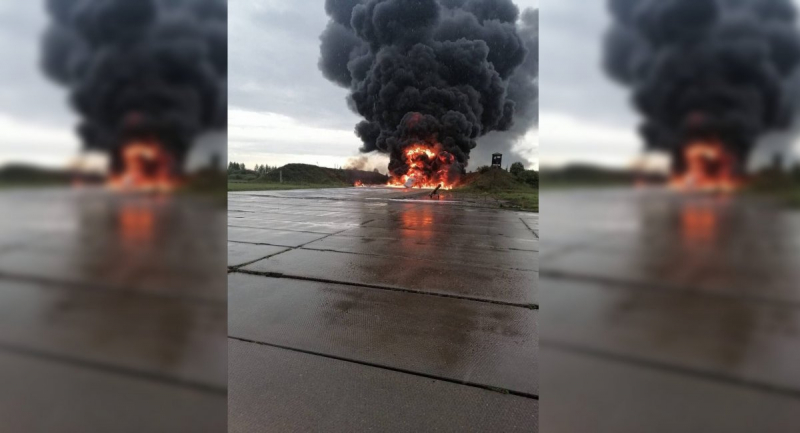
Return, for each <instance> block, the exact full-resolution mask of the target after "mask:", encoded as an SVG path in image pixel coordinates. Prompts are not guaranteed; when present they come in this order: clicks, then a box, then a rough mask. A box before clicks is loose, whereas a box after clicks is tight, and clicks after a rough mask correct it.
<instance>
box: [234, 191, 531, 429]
mask: <svg viewBox="0 0 800 433" xmlns="http://www.w3.org/2000/svg"><path fill="white" fill-rule="evenodd" d="M228 224H229V228H228V230H229V235H230V237H229V240H230V242H229V251H230V254H229V265H231V266H232V267H231V272H230V274H229V277H228V278H229V279H228V284H229V298H228V305H229V316H228V320H229V329H228V332H229V337H230V338H229V340H230V345H229V350H230V355H229V363H230V364H229V370H230V385H229V386H230V388H229V395H230V406H229V431H231V432H243V431H248V432H255V431H317V430H325V431H331V432H336V431H342V432H345V431H347V432H349V431H386V432H390V431H476V432H478V431H480V432H483V431H507V432H510V431H524V432H532V431H536V430H537V428H538V427H537V420H538V413H537V406H538V392H539V390H538V388H539V376H538V364H537V363H538V348H537V340H538V329H537V325H536V320H537V316H538V299H537V292H538V290H537V282H536V281H537V278H538V264H537V256H538V252H537V251H538V216H537V215H536V214H531V213H522V212H511V211H502V210H497V209H489V208H479V207H472V206H463V205H461V204H459V203H450V202H449V200H442V201H437V202H434V201H431V200H426V199H425V196H420V193H419V192H418V191H414V192H410V193H409V192H406V191H404V190H398V189H388V188H347V189H336V190H309V191H286V192H242V193H231V194H229V220H228ZM262 254H263V256H261V257H257V258H253V257H256V256H259V255H262Z"/></svg>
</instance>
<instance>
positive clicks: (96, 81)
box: [42, 0, 227, 169]
mask: <svg viewBox="0 0 800 433" xmlns="http://www.w3.org/2000/svg"><path fill="white" fill-rule="evenodd" d="M47 9H48V12H49V14H50V17H51V23H50V25H49V28H48V29H47V33H46V34H45V37H44V40H43V49H42V65H43V68H44V70H45V72H46V73H47V75H48V76H49V77H51V78H52V79H53V80H55V81H56V82H58V83H60V84H62V85H64V86H66V87H67V88H68V89H69V96H70V103H71V105H72V107H73V108H74V109H75V110H76V111H77V112H78V113H79V114H80V116H81V123H80V125H79V126H78V132H79V134H80V135H81V137H82V139H83V142H84V145H85V147H86V148H87V149H96V150H103V151H106V152H109V153H110V154H111V156H112V164H113V166H114V167H113V168H114V169H119V168H120V167H119V165H120V163H121V162H120V159H119V157H120V155H119V149H120V147H121V146H122V145H123V144H124V143H125V142H126V141H128V140H131V139H134V138H148V139H156V140H157V141H159V142H160V143H161V144H162V145H163V146H164V147H165V148H166V149H167V150H169V151H170V153H171V154H172V155H173V156H174V158H175V160H176V166H177V167H180V166H181V165H182V163H183V161H184V159H185V157H186V153H187V151H188V150H189V148H190V146H191V144H192V142H193V140H194V139H195V138H196V137H197V136H198V135H199V134H201V133H203V132H205V131H207V130H211V129H221V128H224V127H225V125H226V112H227V107H226V105H227V101H226V93H227V86H226V76H227V4H226V1H225V0H48V1H47Z"/></svg>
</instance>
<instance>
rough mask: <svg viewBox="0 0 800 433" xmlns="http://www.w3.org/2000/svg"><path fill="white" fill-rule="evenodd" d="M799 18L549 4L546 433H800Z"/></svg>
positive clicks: (756, 10)
mask: <svg viewBox="0 0 800 433" xmlns="http://www.w3.org/2000/svg"><path fill="white" fill-rule="evenodd" d="M796 15H797V5H796V3H795V2H793V1H789V0H786V1H780V0H775V1H771V0H770V1H768V0H747V1H725V0H702V1H696V0H692V1H689V0H669V1H657V2H655V1H644V0H643V1H637V0H631V1H611V0H608V1H602V2H581V1H558V2H556V1H550V2H546V4H543V5H542V33H543V38H542V45H541V48H540V49H541V53H542V60H541V68H542V69H541V77H542V81H541V82H542V84H541V86H542V98H541V140H542V143H543V146H542V152H541V176H542V188H543V189H542V193H541V197H540V203H541V209H542V218H541V219H542V221H541V224H542V250H541V264H540V285H541V290H542V305H543V307H542V313H541V314H542V315H541V320H540V325H541V339H540V347H541V350H542V364H541V365H542V367H541V369H542V372H543V374H542V385H541V387H542V395H544V396H545V397H544V398H543V399H542V404H541V426H542V431H545V432H573V431H574V432H578V431H594V432H640V431H652V432H661V431H663V432H672V431H706V432H710V431H714V432H717V431H720V432H721V431H724V432H749V431H776V432H778V431H780V432H783V431H797V430H798V429H799V428H800V416H798V413H799V412H798V409H800V370H798V369H797V367H796V366H797V365H800V351H798V347H800V344H799V343H800V333H799V331H800V309H798V307H800V304H798V300H799V299H800V289H798V288H799V287H800V272H798V269H797V263H798V259H800V208H798V204H799V203H800V201H798V197H800V177H798V175H799V174H800V159H799V158H798V145H797V141H798V137H797V134H796V129H797V125H798V122H797V114H798V111H797V103H798V100H797V95H798V94H797V89H798V88H800V87H798V86H799V85H800V82H799V81H798V69H797V65H798V60H799V59H800V30H798V24H797V21H796Z"/></svg>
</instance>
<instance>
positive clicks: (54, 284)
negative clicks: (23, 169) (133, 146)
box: [0, 189, 227, 432]
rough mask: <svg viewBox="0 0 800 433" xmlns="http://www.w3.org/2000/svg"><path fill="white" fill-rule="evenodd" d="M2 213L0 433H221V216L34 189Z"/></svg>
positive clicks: (4, 200) (1, 196)
mask: <svg viewBox="0 0 800 433" xmlns="http://www.w3.org/2000/svg"><path fill="white" fill-rule="evenodd" d="M0 209H3V212H2V213H0V383H2V385H0V401H2V404H0V419H2V420H3V427H2V428H0V429H2V430H4V431H5V430H8V431H130V432H140V431H175V432H179V431H186V432H190V431H191V432H218V431H224V429H225V428H226V421H227V420H226V415H227V413H226V405H227V401H226V400H227V396H226V387H227V356H226V347H227V343H226V313H227V311H226V301H225V296H226V291H225V285H226V281H225V277H224V274H225V267H224V265H223V263H224V254H225V252H224V251H225V248H224V242H225V218H226V215H225V211H224V208H223V207H222V206H221V205H214V204H211V203H209V202H208V201H207V200H204V199H198V198H191V197H183V196H174V197H156V196H149V195H127V196H117V195H111V194H108V193H106V192H105V191H96V190H82V191H76V190H61V189H60V190H52V189H42V190H8V191H4V192H2V193H0Z"/></svg>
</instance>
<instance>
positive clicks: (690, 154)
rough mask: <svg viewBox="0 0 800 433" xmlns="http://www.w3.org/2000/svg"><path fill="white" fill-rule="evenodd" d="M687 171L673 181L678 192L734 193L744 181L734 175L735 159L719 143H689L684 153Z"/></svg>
mask: <svg viewBox="0 0 800 433" xmlns="http://www.w3.org/2000/svg"><path fill="white" fill-rule="evenodd" d="M683 158H684V161H685V162H686V170H685V171H684V172H683V173H680V174H675V175H673V176H672V177H671V179H670V186H671V187H673V188H675V189H678V190H695V191H735V190H736V189H738V188H739V187H740V186H741V180H740V179H738V178H737V177H736V175H735V164H736V158H735V157H734V156H733V155H731V154H730V153H729V152H727V151H726V150H725V148H724V147H723V146H722V144H720V143H719V142H713V141H712V142H706V141H698V142H694V143H690V144H689V145H688V146H686V148H685V149H684V151H683Z"/></svg>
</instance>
